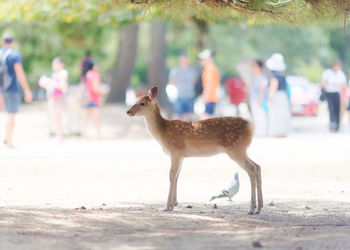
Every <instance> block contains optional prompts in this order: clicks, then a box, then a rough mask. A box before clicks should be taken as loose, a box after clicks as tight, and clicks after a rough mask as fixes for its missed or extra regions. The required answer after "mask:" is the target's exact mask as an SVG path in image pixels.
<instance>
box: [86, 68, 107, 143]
mask: <svg viewBox="0 0 350 250" xmlns="http://www.w3.org/2000/svg"><path fill="white" fill-rule="evenodd" d="M85 89H86V92H87V97H88V103H87V105H86V106H85V112H84V115H83V121H82V129H81V135H82V136H83V138H87V136H86V130H87V123H88V120H89V118H90V116H92V118H93V121H94V124H95V128H96V132H97V137H98V139H100V138H101V131H100V108H99V107H100V105H101V100H102V94H103V93H102V91H101V76H100V73H99V72H98V68H97V65H96V64H95V63H94V62H93V61H90V62H88V63H87V73H86V78H85Z"/></svg>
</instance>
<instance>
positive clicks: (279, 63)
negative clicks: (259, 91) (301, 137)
mask: <svg viewBox="0 0 350 250" xmlns="http://www.w3.org/2000/svg"><path fill="white" fill-rule="evenodd" d="M266 67H267V68H268V69H269V70H271V78H270V83H269V89H268V109H269V122H268V124H269V134H270V135H271V136H275V137H285V136H287V135H288V133H289V132H290V130H291V122H292V121H291V109H290V102H289V98H288V86H287V81H286V77H285V75H284V71H285V70H286V64H285V62H284V57H283V55H281V54H279V53H275V54H273V55H272V56H271V57H270V58H269V59H268V60H267V61H266Z"/></svg>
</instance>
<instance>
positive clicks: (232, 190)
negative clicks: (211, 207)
mask: <svg viewBox="0 0 350 250" xmlns="http://www.w3.org/2000/svg"><path fill="white" fill-rule="evenodd" d="M238 190H239V178H238V173H237V172H236V173H235V178H234V179H233V181H231V183H230V184H229V185H228V187H227V188H226V189H223V190H222V191H221V193H220V194H219V195H216V196H212V197H211V199H210V201H212V200H215V199H217V198H224V197H227V198H228V200H229V201H232V197H233V196H235V195H236V194H237V193H238Z"/></svg>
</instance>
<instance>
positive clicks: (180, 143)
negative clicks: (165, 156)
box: [163, 117, 252, 154]
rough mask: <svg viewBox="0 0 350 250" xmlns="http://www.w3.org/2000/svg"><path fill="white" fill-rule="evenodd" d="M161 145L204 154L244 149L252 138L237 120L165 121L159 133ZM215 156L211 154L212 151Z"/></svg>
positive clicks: (247, 126) (247, 125)
mask: <svg viewBox="0 0 350 250" xmlns="http://www.w3.org/2000/svg"><path fill="white" fill-rule="evenodd" d="M163 138H166V140H165V141H164V144H166V145H164V146H167V147H171V148H172V147H175V148H178V149H181V148H183V149H186V148H187V149H189V148H191V150H197V148H198V150H201V149H202V151H203V149H206V150H204V151H208V154H209V153H210V152H209V151H213V150H220V149H219V148H221V149H222V150H225V149H227V148H234V147H239V148H243V149H244V150H245V149H246V148H247V147H248V146H249V144H250V142H251V138H252V128H251V125H250V123H249V122H248V121H247V120H244V119H242V118H241V117H220V118H211V119H206V120H200V121H194V122H184V121H179V120H174V121H168V122H167V124H166V126H165V128H164V132H163ZM213 153H215V152H213Z"/></svg>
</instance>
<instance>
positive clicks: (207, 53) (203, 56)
mask: <svg viewBox="0 0 350 250" xmlns="http://www.w3.org/2000/svg"><path fill="white" fill-rule="evenodd" d="M211 56H213V52H212V51H211V50H209V49H205V50H203V51H201V52H200V53H199V54H198V58H199V59H207V58H209V57H211Z"/></svg>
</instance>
